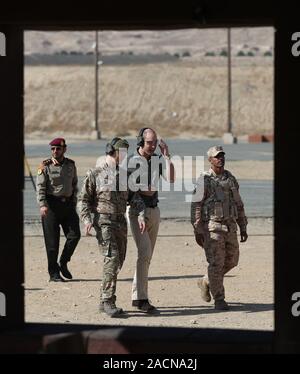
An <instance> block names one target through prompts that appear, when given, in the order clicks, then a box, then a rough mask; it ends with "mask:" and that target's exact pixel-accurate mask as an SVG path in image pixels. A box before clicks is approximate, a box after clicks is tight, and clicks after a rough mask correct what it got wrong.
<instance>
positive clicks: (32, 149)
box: [25, 139, 273, 161]
mask: <svg viewBox="0 0 300 374" xmlns="http://www.w3.org/2000/svg"><path fill="white" fill-rule="evenodd" d="M128 140H129V144H130V150H132V151H133V150H134V148H135V141H136V140H135V139H128ZM164 140H166V141H167V143H168V145H169V147H170V150H171V151H172V155H179V156H184V155H186V156H199V155H203V156H205V157H206V151H207V149H208V148H209V147H211V146H213V145H216V144H222V140H221V139H214V140H188V139H164ZM107 142H108V140H95V141H89V142H88V141H83V142H73V143H71V142H69V146H68V152H69V154H70V155H73V156H94V157H96V158H98V157H99V156H100V155H102V154H104V150H105V145H106V143H107ZM67 143H68V142H67ZM225 148H226V152H227V154H226V159H227V160H230V161H234V160H261V161H269V160H273V144H271V143H257V144H250V143H249V144H247V143H244V144H243V143H239V144H228V145H226V146H225ZM25 153H26V156H27V157H41V158H46V157H49V146H48V141H47V142H43V143H40V144H31V143H30V142H27V141H25ZM70 157H71V156H70Z"/></svg>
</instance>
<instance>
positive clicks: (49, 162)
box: [42, 158, 52, 166]
mask: <svg viewBox="0 0 300 374" xmlns="http://www.w3.org/2000/svg"><path fill="white" fill-rule="evenodd" d="M50 164H52V159H51V158H47V160H44V161H43V162H42V165H43V166H47V165H50Z"/></svg>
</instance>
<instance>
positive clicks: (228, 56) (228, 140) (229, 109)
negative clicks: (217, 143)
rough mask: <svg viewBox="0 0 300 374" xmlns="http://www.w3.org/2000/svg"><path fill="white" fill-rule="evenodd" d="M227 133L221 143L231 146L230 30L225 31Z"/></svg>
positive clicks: (232, 140) (234, 140)
mask: <svg viewBox="0 0 300 374" xmlns="http://www.w3.org/2000/svg"><path fill="white" fill-rule="evenodd" d="M227 78H228V83H227V92H228V94H227V104H228V107H227V115H228V118H227V132H225V134H224V135H223V142H224V143H225V144H232V143H235V142H236V139H235V138H234V136H233V135H232V117H231V103H232V101H231V84H232V82H231V29H230V27H228V29H227Z"/></svg>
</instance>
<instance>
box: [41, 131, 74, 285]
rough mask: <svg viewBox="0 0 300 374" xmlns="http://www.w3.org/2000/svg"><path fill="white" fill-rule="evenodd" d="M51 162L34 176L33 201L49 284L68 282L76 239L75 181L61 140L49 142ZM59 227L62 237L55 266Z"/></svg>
mask: <svg viewBox="0 0 300 374" xmlns="http://www.w3.org/2000/svg"><path fill="white" fill-rule="evenodd" d="M49 145H50V146H51V156H52V157H51V158H49V159H47V160H44V161H43V162H42V163H41V165H40V167H39V169H38V175H37V201H38V204H39V207H40V213H41V217H42V225H43V232H44V239H45V245H46V251H47V259H48V272H49V275H50V281H53V282H62V281H63V280H64V279H63V278H62V277H61V275H60V273H61V274H62V275H63V276H64V277H65V278H67V279H72V274H71V273H70V271H69V269H68V267H67V263H68V262H69V261H70V259H71V256H72V255H73V253H74V251H75V248H76V246H77V244H78V242H79V239H80V227H79V218H78V215H77V212H76V204H77V191H78V187H77V184H78V178H77V170H76V166H75V162H74V161H73V160H71V159H69V158H66V157H65V156H64V154H65V152H66V149H67V145H66V141H65V139H63V138H55V139H53V140H52V141H51V142H50V143H49ZM60 226H61V227H62V229H63V232H64V234H65V237H66V239H67V240H66V242H65V245H64V249H63V251H62V254H61V256H60V261H59V264H58V262H57V260H58V254H59V237H60Z"/></svg>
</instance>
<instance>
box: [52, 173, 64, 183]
mask: <svg viewBox="0 0 300 374" xmlns="http://www.w3.org/2000/svg"><path fill="white" fill-rule="evenodd" d="M50 181H51V184H52V185H53V186H59V185H61V184H62V177H61V175H60V173H50Z"/></svg>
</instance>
